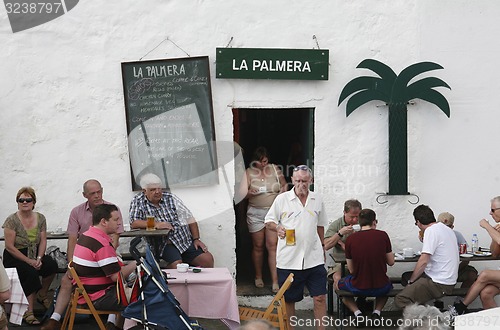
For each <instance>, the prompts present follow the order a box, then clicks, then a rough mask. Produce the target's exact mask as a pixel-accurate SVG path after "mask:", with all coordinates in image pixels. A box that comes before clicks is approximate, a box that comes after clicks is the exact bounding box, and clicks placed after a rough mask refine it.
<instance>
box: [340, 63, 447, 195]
mask: <svg viewBox="0 0 500 330" xmlns="http://www.w3.org/2000/svg"><path fill="white" fill-rule="evenodd" d="M357 68H363V69H369V70H372V71H373V72H375V73H376V74H378V75H379V77H372V76H363V77H357V78H354V79H353V80H351V81H350V82H348V83H347V84H346V85H345V87H344V89H343V90H342V92H341V93H340V97H339V104H338V105H339V106H340V104H341V103H342V102H343V101H344V100H345V99H346V98H347V97H349V96H350V95H352V96H351V97H350V98H349V100H348V101H347V105H346V117H348V116H349V115H350V114H351V113H352V112H353V111H354V110H356V109H357V108H358V107H360V106H362V105H363V104H365V103H367V102H370V101H375V100H380V101H382V102H385V103H386V105H388V106H389V192H388V194H389V195H406V194H408V127H407V125H408V124H407V108H406V107H407V104H408V102H409V101H410V100H412V99H422V100H424V101H427V102H430V103H432V104H434V105H436V106H437V107H438V108H439V109H441V110H442V111H443V112H444V114H445V115H446V116H447V117H450V105H449V104H448V101H447V100H446V98H445V97H444V96H443V95H442V94H441V93H439V92H438V91H436V90H434V89H433V88H434V87H446V88H448V89H451V88H450V86H448V84H447V83H445V82H444V81H443V80H441V79H439V78H436V77H426V78H423V79H420V80H417V81H415V82H412V83H411V84H410V85H408V83H409V82H410V80H412V79H413V78H415V77H416V76H417V75H419V74H421V73H424V72H427V71H432V70H437V69H443V67H442V66H440V65H439V64H436V63H433V62H420V63H415V64H413V65H410V66H409V67H407V68H405V69H404V70H403V71H401V73H400V74H399V76H398V75H396V74H395V73H394V71H393V70H392V69H391V68H390V67H388V66H387V65H385V64H384V63H382V62H379V61H377V60H373V59H366V60H364V61H362V62H361V63H359V65H358V66H357Z"/></svg>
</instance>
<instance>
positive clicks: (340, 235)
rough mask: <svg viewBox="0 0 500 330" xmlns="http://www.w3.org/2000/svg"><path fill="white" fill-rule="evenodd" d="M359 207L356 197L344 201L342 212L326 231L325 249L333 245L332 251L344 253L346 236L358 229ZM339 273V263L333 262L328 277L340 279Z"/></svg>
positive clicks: (334, 279) (332, 279) (340, 270)
mask: <svg viewBox="0 0 500 330" xmlns="http://www.w3.org/2000/svg"><path fill="white" fill-rule="evenodd" d="M361 208H362V207H361V203H360V202H359V201H358V200H356V199H349V200H347V201H345V202H344V214H343V215H342V216H341V217H340V218H338V219H337V220H335V221H333V222H332V223H331V224H330V225H329V226H328V230H327V231H326V234H325V250H329V249H331V248H332V247H333V252H334V253H344V250H345V241H346V240H347V237H349V235H351V234H352V233H353V232H355V231H357V230H359V229H358V228H359V224H358V218H359V212H361ZM356 229H357V230H356ZM341 274H342V269H341V265H340V264H335V265H334V266H333V267H332V268H330V269H329V270H328V278H330V280H331V281H333V282H335V281H338V280H340V277H341Z"/></svg>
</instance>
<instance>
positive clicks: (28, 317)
mask: <svg viewBox="0 0 500 330" xmlns="http://www.w3.org/2000/svg"><path fill="white" fill-rule="evenodd" d="M23 320H24V322H26V323H27V324H29V325H40V321H38V319H37V318H36V317H35V315H33V312H28V311H27V312H26V313H24V315H23Z"/></svg>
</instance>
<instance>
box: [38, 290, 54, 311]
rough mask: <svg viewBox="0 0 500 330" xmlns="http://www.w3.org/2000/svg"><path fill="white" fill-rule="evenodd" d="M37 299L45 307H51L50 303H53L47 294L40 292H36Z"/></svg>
mask: <svg viewBox="0 0 500 330" xmlns="http://www.w3.org/2000/svg"><path fill="white" fill-rule="evenodd" d="M36 300H37V301H38V302H39V303H40V304H42V305H43V307H45V309H49V308H50V305H52V301H50V299H49V298H47V296H41V295H40V294H39V293H37V294H36Z"/></svg>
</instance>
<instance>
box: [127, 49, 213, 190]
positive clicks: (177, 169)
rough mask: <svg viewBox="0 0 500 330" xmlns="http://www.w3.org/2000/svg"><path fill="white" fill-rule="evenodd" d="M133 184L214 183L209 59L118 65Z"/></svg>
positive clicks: (179, 184)
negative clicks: (146, 177) (150, 180)
mask: <svg viewBox="0 0 500 330" xmlns="http://www.w3.org/2000/svg"><path fill="white" fill-rule="evenodd" d="M122 74H123V87H124V94H125V108H126V114H127V131H128V134H129V136H128V140H129V155H130V164H131V168H132V179H133V180H132V181H133V183H135V188H138V187H137V185H136V184H137V182H139V180H140V177H141V176H142V175H143V174H145V173H155V174H157V175H158V176H160V177H161V178H162V179H163V180H164V182H165V183H166V184H167V185H168V186H169V187H172V186H185V185H207V184H215V183H218V177H217V161H216V156H215V155H216V153H215V147H214V146H215V144H214V143H213V142H214V141H215V132H214V126H213V109H212V99H211V90H210V74H209V67H208V57H198V58H187V59H173V60H157V61H144V62H129V63H122Z"/></svg>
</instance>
